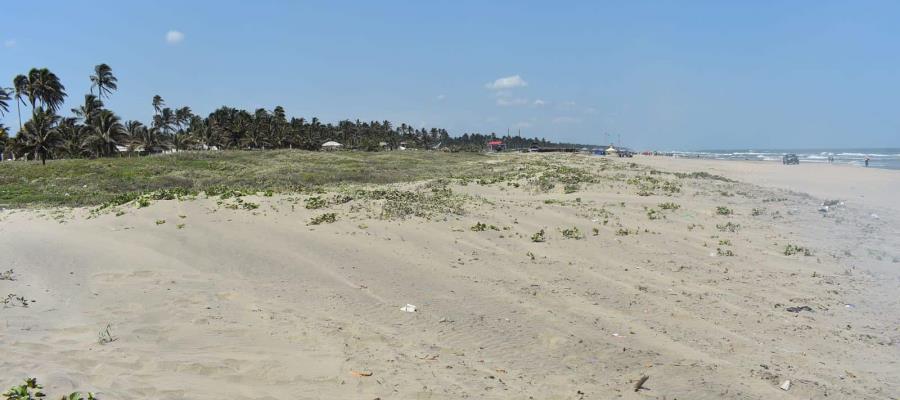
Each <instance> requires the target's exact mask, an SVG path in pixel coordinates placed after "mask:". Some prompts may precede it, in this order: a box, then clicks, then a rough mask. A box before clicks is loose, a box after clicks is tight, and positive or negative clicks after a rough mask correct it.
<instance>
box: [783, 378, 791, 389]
mask: <svg viewBox="0 0 900 400" xmlns="http://www.w3.org/2000/svg"><path fill="white" fill-rule="evenodd" d="M790 388H791V381H790V380H786V381H784V382H782V383H781V390H784V391H788V390H790Z"/></svg>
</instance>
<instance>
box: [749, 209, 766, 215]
mask: <svg viewBox="0 0 900 400" xmlns="http://www.w3.org/2000/svg"><path fill="white" fill-rule="evenodd" d="M765 213H766V209H765V208H754V209H753V211H751V212H750V215H752V216H754V217H758V216H760V215H763V214H765Z"/></svg>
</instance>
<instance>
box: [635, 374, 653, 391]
mask: <svg viewBox="0 0 900 400" xmlns="http://www.w3.org/2000/svg"><path fill="white" fill-rule="evenodd" d="M647 379H650V376H649V375H644V376H642V377H641V379H638V381H637V383H635V384H634V391H635V392H637V391H640V390H641V389H643V388H644V383H646V382H647Z"/></svg>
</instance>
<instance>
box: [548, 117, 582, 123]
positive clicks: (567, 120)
mask: <svg viewBox="0 0 900 400" xmlns="http://www.w3.org/2000/svg"><path fill="white" fill-rule="evenodd" d="M579 122H581V118H575V117H556V118H553V123H554V124H577V123H579Z"/></svg>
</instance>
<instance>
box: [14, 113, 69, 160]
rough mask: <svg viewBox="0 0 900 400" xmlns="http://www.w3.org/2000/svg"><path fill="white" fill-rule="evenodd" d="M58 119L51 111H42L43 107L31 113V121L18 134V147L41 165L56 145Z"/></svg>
mask: <svg viewBox="0 0 900 400" xmlns="http://www.w3.org/2000/svg"><path fill="white" fill-rule="evenodd" d="M59 119H60V118H59V116H58V115H56V114H54V113H53V112H52V111H44V108H43V107H38V108H36V109H35V110H34V112H33V113H32V115H31V120H30V121H28V122H26V123H25V127H24V128H22V131H21V132H19V135H18V137H17V142H18V143H19V145H20V146H22V149H23V150H25V152H26V153H28V154H34V158H35V159H38V158H40V159H41V164H47V158H48V157H50V156H51V154H52V153H53V149H54V148H55V147H56V145H57V143H58V136H57V130H56V125H57V123H59Z"/></svg>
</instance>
